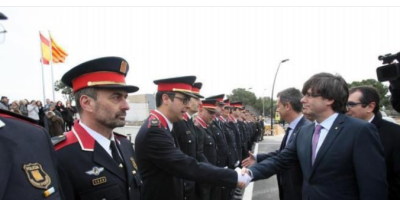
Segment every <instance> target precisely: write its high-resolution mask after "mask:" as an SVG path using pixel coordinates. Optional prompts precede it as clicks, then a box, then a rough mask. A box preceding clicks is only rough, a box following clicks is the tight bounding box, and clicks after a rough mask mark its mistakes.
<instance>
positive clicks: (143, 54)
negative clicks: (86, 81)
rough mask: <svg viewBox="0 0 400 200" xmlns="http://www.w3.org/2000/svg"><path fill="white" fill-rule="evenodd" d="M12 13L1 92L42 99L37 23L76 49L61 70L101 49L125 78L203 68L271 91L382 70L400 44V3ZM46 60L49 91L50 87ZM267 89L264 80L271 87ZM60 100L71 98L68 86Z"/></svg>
mask: <svg viewBox="0 0 400 200" xmlns="http://www.w3.org/2000/svg"><path fill="white" fill-rule="evenodd" d="M0 12H2V13H4V14H5V15H7V16H8V18H9V19H8V20H6V21H0V23H1V24H2V25H3V26H4V27H5V29H6V30H7V34H6V38H5V42H4V43H3V44H0V69H1V72H0V74H1V75H0V76H1V77H0V85H1V87H0V88H1V89H0V95H5V96H8V97H9V98H10V99H11V100H16V99H22V98H27V99H29V100H31V99H40V100H42V98H43V95H42V91H43V90H42V72H41V64H40V62H39V60H40V42H39V31H42V33H43V34H44V35H45V36H46V37H48V31H51V34H52V36H53V38H54V39H55V40H56V42H57V43H58V44H59V45H60V46H62V47H63V48H64V49H65V50H66V51H67V52H68V54H69V56H68V57H67V60H66V63H65V64H56V65H54V66H53V67H54V79H55V80H59V79H60V78H61V77H62V75H63V74H64V73H65V72H66V71H68V70H69V69H71V68H72V67H74V66H76V65H77V64H79V63H81V62H84V61H87V60H91V59H94V58H98V57H103V56H119V57H123V58H125V59H126V60H127V61H128V63H129V65H130V71H129V74H128V76H127V83H128V84H132V85H136V86H139V87H140V90H139V92H138V93H137V94H145V93H154V92H155V91H156V86H155V85H154V84H153V80H155V79H160V78H167V77H173V76H184V75H196V76H197V79H198V81H200V82H203V89H202V94H203V95H204V96H210V95H215V94H220V93H225V94H230V93H231V91H232V90H233V89H234V88H238V87H241V88H252V90H251V91H253V92H254V93H255V94H256V96H257V97H260V96H263V95H264V96H270V95H271V89H272V83H273V78H274V75H275V71H276V69H277V66H278V64H279V62H280V61H281V60H283V59H290V61H288V62H286V63H284V64H282V65H281V68H280V70H279V74H278V77H277V81H276V84H275V95H276V93H277V92H278V91H280V90H283V89H285V88H288V87H296V88H299V89H301V87H302V85H303V83H304V82H305V81H306V80H307V79H308V78H309V77H310V76H312V75H313V74H315V73H319V72H330V73H339V74H341V75H342V76H343V77H344V78H345V79H346V81H347V82H352V81H361V80H362V79H368V78H374V79H376V71H375V70H376V68H377V67H378V66H380V65H381V62H380V61H378V59H377V57H378V55H381V54H386V53H397V52H399V51H400V37H399V35H400V28H399V26H398V19H399V13H400V8H398V7H394V8H390V7H66V8H62V7H0ZM44 68H45V85H46V97H47V98H52V95H51V86H50V84H51V73H50V67H49V66H44ZM264 89H266V90H265V91H264ZM56 100H63V99H62V97H61V95H57V96H56Z"/></svg>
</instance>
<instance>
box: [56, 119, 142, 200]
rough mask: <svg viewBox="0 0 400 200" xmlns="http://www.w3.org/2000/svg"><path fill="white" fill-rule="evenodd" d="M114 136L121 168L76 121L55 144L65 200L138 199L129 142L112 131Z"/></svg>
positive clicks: (133, 154) (140, 183) (132, 154)
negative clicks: (63, 137) (61, 139)
mask: <svg viewBox="0 0 400 200" xmlns="http://www.w3.org/2000/svg"><path fill="white" fill-rule="evenodd" d="M114 137H115V139H116V144H117V146H118V148H119V152H120V154H121V156H122V159H123V161H124V165H125V168H122V169H121V168H120V167H119V166H118V164H117V163H116V162H115V161H114V159H113V158H112V157H111V156H110V155H109V154H108V153H107V152H106V150H104V148H103V147H102V146H101V145H100V144H99V143H97V142H96V140H95V139H94V138H93V137H92V136H91V135H90V134H89V133H88V132H86V130H85V129H84V128H83V127H82V126H81V125H80V124H79V122H78V121H77V122H75V124H74V127H73V129H72V131H70V132H68V133H66V135H65V140H63V141H61V142H60V143H58V144H56V145H55V148H56V150H57V157H58V159H59V161H60V167H59V173H60V179H61V183H62V187H63V190H64V191H65V194H66V197H67V199H68V200H74V199H76V200H78V199H80V200H95V199H118V200H128V199H129V200H137V199H140V187H141V185H142V181H141V178H140V175H139V173H138V169H137V166H136V155H135V152H134V150H133V146H132V143H131V142H130V141H128V140H127V139H126V138H125V137H124V136H121V135H118V134H116V133H114ZM123 170H125V173H124V171H123ZM125 174H126V175H125Z"/></svg>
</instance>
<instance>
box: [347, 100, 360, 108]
mask: <svg viewBox="0 0 400 200" xmlns="http://www.w3.org/2000/svg"><path fill="white" fill-rule="evenodd" d="M359 104H364V103H362V102H352V101H349V102H347V103H346V107H347V108H353V107H355V106H356V105H359Z"/></svg>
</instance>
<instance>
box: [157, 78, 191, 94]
mask: <svg viewBox="0 0 400 200" xmlns="http://www.w3.org/2000/svg"><path fill="white" fill-rule="evenodd" d="M195 81H196V76H182V77H175V78H166V79H159V80H155V81H154V84H156V85H158V88H157V91H158V92H179V93H182V94H184V95H188V96H190V97H195V98H198V97H197V96H196V95H195V94H193V92H192V86H193V84H194V82H195Z"/></svg>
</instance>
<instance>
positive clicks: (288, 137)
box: [283, 127, 292, 148]
mask: <svg viewBox="0 0 400 200" xmlns="http://www.w3.org/2000/svg"><path fill="white" fill-rule="evenodd" d="M290 130H291V128H290V127H288V128H287V129H286V135H287V136H286V143H285V146H284V147H283V148H285V147H286V145H288V144H289V140H290V138H291V137H292V136H291V135H289V132H290Z"/></svg>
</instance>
